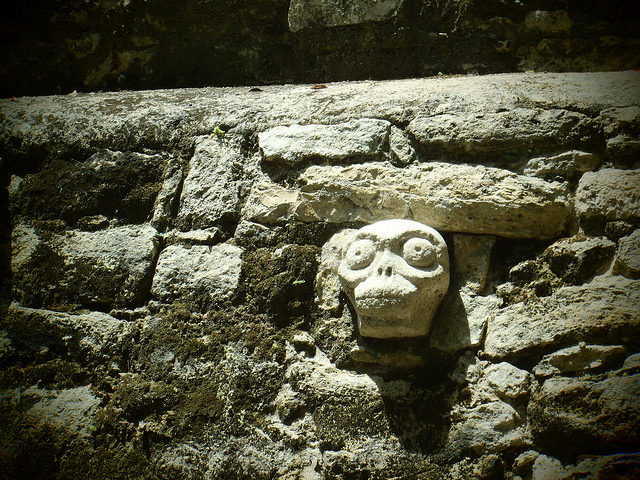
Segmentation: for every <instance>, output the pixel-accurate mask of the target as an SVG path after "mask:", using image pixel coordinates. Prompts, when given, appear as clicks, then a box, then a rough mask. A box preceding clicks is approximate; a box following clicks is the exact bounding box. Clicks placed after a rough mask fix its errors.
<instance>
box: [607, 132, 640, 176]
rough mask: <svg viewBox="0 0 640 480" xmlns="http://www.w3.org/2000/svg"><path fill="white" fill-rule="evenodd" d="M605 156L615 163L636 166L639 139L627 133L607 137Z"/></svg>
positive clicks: (637, 162) (638, 156)
mask: <svg viewBox="0 0 640 480" xmlns="http://www.w3.org/2000/svg"><path fill="white" fill-rule="evenodd" d="M607 156H608V157H609V158H610V159H611V160H612V161H613V163H614V164H615V165H620V166H624V167H631V168H638V166H639V162H640V139H638V138H635V137H631V136H629V135H618V136H616V137H613V138H610V139H608V140H607Z"/></svg>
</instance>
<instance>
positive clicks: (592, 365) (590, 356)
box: [533, 343, 626, 378]
mask: <svg viewBox="0 0 640 480" xmlns="http://www.w3.org/2000/svg"><path fill="white" fill-rule="evenodd" d="M625 352H626V350H625V348H624V347H623V346H622V345H586V344H585V343H581V344H580V345H577V346H575V347H569V348H563V349H562V350H558V351H557V352H554V353H550V354H549V355H545V356H544V357H542V360H540V362H539V363H538V364H537V365H536V366H535V367H534V368H533V373H534V374H535V375H536V376H537V377H543V378H544V377H550V376H552V375H567V374H575V373H578V374H580V373H585V372H589V371H592V370H597V369H600V368H603V367H606V366H610V365H612V364H613V363H614V362H616V360H622V359H623V358H624V356H625Z"/></svg>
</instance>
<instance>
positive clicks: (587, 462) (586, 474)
mask: <svg viewBox="0 0 640 480" xmlns="http://www.w3.org/2000/svg"><path fill="white" fill-rule="evenodd" d="M639 474H640V454H639V453H620V454H615V455H603V456H601V457H596V456H591V455H589V457H588V458H585V459H584V460H582V461H580V462H578V464H577V465H576V466H575V467H573V468H570V469H569V474H568V475H566V476H565V477H564V479H563V480H580V479H584V478H596V479H605V478H616V479H618V480H634V479H636V478H638V475H639Z"/></svg>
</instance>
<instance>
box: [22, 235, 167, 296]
mask: <svg viewBox="0 0 640 480" xmlns="http://www.w3.org/2000/svg"><path fill="white" fill-rule="evenodd" d="M157 247H158V240H157V232H156V230H155V229H154V228H153V227H150V226H148V225H140V226H125V227H117V228H108V229H105V230H99V231H96V232H81V231H78V230H69V231H66V232H64V233H56V232H47V231H38V232H37V233H36V230H35V229H33V228H32V227H29V226H25V225H20V226H18V227H16V228H15V229H14V232H13V241H12V252H13V254H12V255H13V261H12V269H13V273H14V289H15V292H16V293H17V295H18V297H20V298H21V299H22V300H21V303H23V304H25V305H29V304H31V303H32V302H35V303H44V304H45V305H51V304H55V303H70V304H77V303H81V304H92V303H97V304H110V305H113V306H128V305H132V304H135V303H137V302H140V301H142V300H143V299H144V297H145V296H146V295H147V289H148V287H149V282H150V279H151V275H152V271H151V269H152V267H153V263H154V261H155V258H156V255H157Z"/></svg>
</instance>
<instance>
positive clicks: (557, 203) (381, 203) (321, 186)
mask: <svg viewBox="0 0 640 480" xmlns="http://www.w3.org/2000/svg"><path fill="white" fill-rule="evenodd" d="M300 183H301V185H302V186H301V188H300V190H294V189H290V188H285V187H282V186H280V185H277V184H275V183H272V182H260V183H258V184H257V185H255V186H254V188H253V190H252V192H251V194H250V196H249V199H248V200H247V204H246V206H245V210H244V215H245V217H247V219H249V220H252V221H257V222H259V223H264V224H272V223H278V222H285V221H288V220H294V219H295V220H299V221H303V222H315V221H323V222H330V223H346V222H366V223H372V222H375V221H378V220H380V219H388V218H405V219H411V220H415V221H418V222H420V223H424V224H426V225H431V226H433V227H434V228H436V229H439V230H440V229H441V230H447V231H457V232H466V233H486V234H492V235H501V236H505V237H515V238H550V237H554V236H557V235H558V234H559V233H561V232H562V231H563V230H564V228H565V225H566V223H567V221H568V217H569V212H570V207H569V205H568V202H567V195H568V191H567V190H566V187H565V186H564V185H562V184H559V183H556V182H546V181H544V180H541V179H538V178H534V177H527V176H522V175H516V174H515V173H512V172H509V171H507V170H502V169H497V168H489V167H483V166H471V165H456V164H444V163H438V162H433V163H428V164H420V165H410V166H408V167H406V168H402V169H401V168H396V167H393V166H390V165H388V164H383V163H369V164H363V165H351V166H347V167H341V166H329V167H326V166H311V167H309V168H308V169H307V170H305V171H304V172H303V173H302V174H301V176H300Z"/></svg>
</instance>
